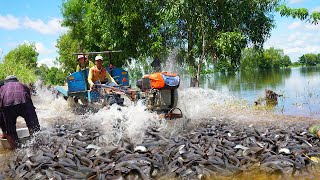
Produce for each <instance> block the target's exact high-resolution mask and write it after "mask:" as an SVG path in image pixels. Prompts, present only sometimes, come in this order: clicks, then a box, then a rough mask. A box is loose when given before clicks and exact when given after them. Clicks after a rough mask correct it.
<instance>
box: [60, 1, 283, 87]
mask: <svg viewBox="0 0 320 180" xmlns="http://www.w3.org/2000/svg"><path fill="white" fill-rule="evenodd" d="M277 5H278V0H258V1H249V0H245V1H241V2H237V1H209V0H205V1H196V0H182V1H175V0H164V1H147V0H137V1H106V0H102V1H101V0H93V1H82V0H69V1H64V2H63V5H62V15H63V17H64V20H63V25H64V26H67V27H69V28H70V31H71V32H70V37H72V38H69V40H68V39H67V40H68V41H70V42H67V43H66V42H64V41H59V43H66V44H73V43H72V42H78V43H79V48H78V49H79V50H86V51H101V50H108V49H109V50H123V53H119V54H115V55H113V58H114V59H115V61H114V62H113V64H115V65H116V66H121V65H122V64H124V62H125V61H126V60H127V59H128V58H129V57H131V58H134V59H138V60H140V59H144V58H146V57H152V58H154V57H159V58H160V59H162V60H163V59H165V58H166V57H167V56H168V53H169V52H170V51H172V50H173V49H174V48H176V47H178V48H179V51H180V52H179V54H182V55H183V56H182V57H183V58H180V60H181V61H180V63H185V64H188V66H189V67H188V70H189V73H190V74H191V76H192V80H193V81H192V85H193V86H196V85H197V84H198V81H199V78H200V72H201V71H202V69H203V67H202V66H201V65H202V64H203V62H204V61H205V60H206V59H209V56H211V55H212V54H214V53H215V54H216V55H217V57H218V61H219V63H220V64H222V67H223V68H224V69H226V70H227V71H233V72H234V71H236V70H238V68H239V66H240V52H241V49H243V48H244V47H245V46H246V45H247V44H248V43H250V44H253V45H255V46H256V47H260V48H261V47H262V45H263V43H264V42H265V40H266V39H267V38H268V37H269V36H270V32H271V29H272V28H273V27H274V19H273V16H272V15H271V13H272V12H273V10H274V8H275V7H276V6H277ZM248 7H250V8H248ZM239 40H240V41H239ZM216 46H218V47H219V48H216ZM58 47H63V46H62V45H58ZM70 47H71V46H70ZM72 50H74V49H72ZM69 53H72V52H69ZM65 61H73V58H65ZM71 64H72V63H66V62H64V66H69V65H70V67H67V68H68V69H70V68H71ZM68 71H69V70H68Z"/></svg>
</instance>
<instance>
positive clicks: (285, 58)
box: [280, 55, 292, 68]
mask: <svg viewBox="0 0 320 180" xmlns="http://www.w3.org/2000/svg"><path fill="white" fill-rule="evenodd" d="M291 65H292V62H291V60H290V57H289V56H288V55H285V56H283V57H282V58H281V59H280V66H281V67H282V68H284V67H289V66H291Z"/></svg>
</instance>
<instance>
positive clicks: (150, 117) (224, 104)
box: [0, 88, 316, 179]
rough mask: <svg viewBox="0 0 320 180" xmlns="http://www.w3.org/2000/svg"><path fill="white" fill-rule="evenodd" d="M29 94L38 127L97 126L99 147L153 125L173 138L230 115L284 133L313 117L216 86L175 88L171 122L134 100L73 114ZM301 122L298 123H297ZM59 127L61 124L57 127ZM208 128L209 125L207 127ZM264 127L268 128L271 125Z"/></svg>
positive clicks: (141, 136) (136, 136)
mask: <svg viewBox="0 0 320 180" xmlns="http://www.w3.org/2000/svg"><path fill="white" fill-rule="evenodd" d="M33 99H34V104H35V106H36V108H37V109H36V110H37V114H38V117H39V121H40V125H41V127H42V129H43V131H44V132H45V131H53V132H57V129H58V130H59V131H60V130H61V124H62V125H69V126H71V127H74V125H76V126H75V127H76V128H78V129H79V128H80V129H79V131H80V132H81V134H80V135H83V134H84V133H88V132H87V131H83V130H85V129H87V128H88V129H90V128H91V126H92V127H98V129H99V133H100V136H99V138H98V140H99V144H100V145H101V146H102V145H103V144H104V145H105V146H110V145H112V146H117V145H118V144H121V143H123V141H121V139H125V140H126V141H127V142H130V143H132V144H133V145H137V144H141V143H144V142H145V136H146V131H147V130H150V127H157V129H158V130H159V131H160V132H161V135H164V136H165V137H166V138H167V139H168V140H169V139H173V140H174V139H175V137H177V138H178V137H180V135H182V134H183V133H186V132H185V131H186V130H188V131H189V132H191V134H190V135H186V137H189V136H192V134H193V133H197V132H193V130H196V129H198V128H201V127H202V125H201V124H204V123H209V122H211V123H217V127H220V124H221V123H222V124H223V123H224V122H228V121H230V120H232V121H234V122H237V124H239V129H241V128H240V127H242V128H245V130H244V131H242V132H243V133H246V131H248V133H249V132H251V130H250V127H256V128H259V129H260V130H259V132H261V134H263V133H267V132H268V128H267V127H269V125H276V128H281V129H282V130H283V131H284V132H283V133H289V134H290V133H291V132H292V130H290V131H289V129H286V127H288V126H289V125H290V126H294V127H295V124H298V122H303V124H302V125H303V126H305V127H307V126H308V125H309V124H313V123H315V122H316V120H315V119H311V118H306V117H295V116H282V115H277V114H274V113H273V112H270V111H266V110H256V109H254V108H252V107H249V106H247V105H246V103H243V102H242V101H241V100H239V99H237V98H235V97H232V96H228V95H225V94H222V93H220V92H218V91H214V90H204V89H200V88H185V89H180V90H179V102H178V107H179V108H180V109H181V110H182V112H183V114H184V118H182V119H179V120H175V121H165V120H163V119H161V118H160V117H159V116H158V115H157V114H155V113H150V112H147V111H145V110H144V109H145V108H144V106H143V105H142V104H139V103H138V104H137V105H129V106H128V107H121V110H119V107H117V106H112V107H111V108H110V109H101V110H100V111H99V112H97V113H95V114H85V115H78V114H77V113H74V112H72V111H71V110H70V109H68V108H67V102H66V101H65V100H63V99H62V98H61V99H54V98H53V96H52V94H51V93H50V92H49V91H46V90H41V91H39V94H38V96H34V98H33ZM240 125H241V126H240ZM302 125H301V127H303V126H302ZM18 126H19V127H24V126H25V125H24V123H23V119H19V123H18ZM263 126H265V127H266V129H264V128H263ZM230 127H231V128H232V129H233V131H230V130H228V131H227V132H225V130H224V131H223V130H222V131H221V132H222V134H220V135H218V137H226V138H228V136H229V134H230V133H231V134H230V136H232V133H233V132H234V131H235V130H237V128H235V127H237V126H234V125H232V123H231V124H230ZM273 128H274V127H273ZM62 129H66V128H65V127H63V128H62ZM211 129H214V128H213V127H212V128H211ZM269 130H270V131H271V130H272V128H270V129H269ZM286 130H288V132H286ZM297 130H299V129H297ZM79 131H78V132H79ZM237 131H238V130H237ZM299 131H301V132H303V131H306V129H305V128H304V130H299ZM217 132H218V131H217ZM223 132H225V133H223ZM274 132H277V129H275V131H274ZM149 133H150V132H149ZM151 133H152V132H151ZM293 133H294V131H293ZM78 134H79V133H78ZM267 134H268V133H267ZM269 134H270V138H275V137H274V136H273V135H274V134H273V133H272V131H271V132H270V133H269ZM300 134H301V133H300ZM303 134H304V133H303ZM48 135H50V133H48ZM71 135H72V134H71ZM71 137H72V136H71ZM50 138H53V137H50V136H48V139H50ZM160 139H161V138H160ZM186 139H188V138H186ZM183 147H184V146H179V147H177V148H180V149H181V150H182V149H183ZM201 147H202V146H201ZM27 148H32V147H27ZM228 149H229V148H228ZM228 149H227V150H228ZM229 150H230V149H229ZM183 152H184V151H183ZM11 153H12V152H10V151H7V150H2V151H1V154H0V158H1V161H0V162H1V163H2V167H4V164H5V163H6V162H7V161H8V158H9V157H11V156H12V154H11ZM187 172H189V171H187ZM314 172H316V171H314ZM250 174H251V175H250ZM260 174H263V173H260ZM218 175H219V174H218ZM237 177H238V178H239V179H242V178H244V179H247V178H249V177H256V178H261V179H263V178H266V177H268V174H266V175H265V176H259V177H257V175H256V174H254V173H250V172H249V173H242V174H241V175H239V176H237ZM275 177H276V175H275Z"/></svg>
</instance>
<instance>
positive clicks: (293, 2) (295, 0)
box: [289, 0, 304, 4]
mask: <svg viewBox="0 0 320 180" xmlns="http://www.w3.org/2000/svg"><path fill="white" fill-rule="evenodd" d="M303 1H304V0H289V4H298V3H301V2H303Z"/></svg>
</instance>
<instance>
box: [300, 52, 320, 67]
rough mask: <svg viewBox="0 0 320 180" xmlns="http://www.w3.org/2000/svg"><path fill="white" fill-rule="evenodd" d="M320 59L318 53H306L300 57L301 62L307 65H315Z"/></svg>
mask: <svg viewBox="0 0 320 180" xmlns="http://www.w3.org/2000/svg"><path fill="white" fill-rule="evenodd" d="M319 61H320V60H319V56H318V55H316V54H311V53H310V54H304V55H302V56H301V57H299V63H300V64H301V65H305V66H315V65H317V63H318V62H319Z"/></svg>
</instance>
